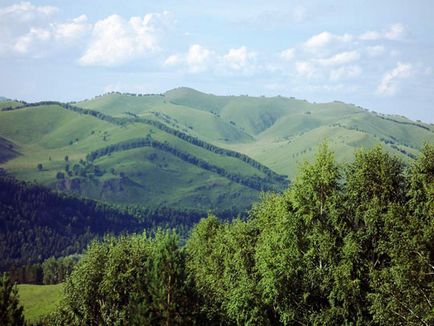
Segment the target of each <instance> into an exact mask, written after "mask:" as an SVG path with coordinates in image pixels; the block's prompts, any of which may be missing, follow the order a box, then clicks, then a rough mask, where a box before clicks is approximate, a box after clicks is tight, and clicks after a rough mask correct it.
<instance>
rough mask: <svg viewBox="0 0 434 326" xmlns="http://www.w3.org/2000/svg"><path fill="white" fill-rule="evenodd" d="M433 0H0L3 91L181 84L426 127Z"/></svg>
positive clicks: (153, 88)
mask: <svg viewBox="0 0 434 326" xmlns="http://www.w3.org/2000/svg"><path fill="white" fill-rule="evenodd" d="M432 12H434V2H433V1H430V0H426V1H422V0H413V1H399V0H395V1H378V0H376V1H351V0H346V1H343V0H340V1H324V0H322V1H278V0H276V1H273V0H269V1H255V0H250V1H224V0H220V1H198V0H196V1H193V0H184V1H177V0H161V1H153V2H150V1H146V2H145V1H110V0H106V1H100V0H92V1H89V0H75V1H32V2H16V1H1V0H0V71H1V75H0V76H1V77H0V95H3V96H7V97H11V98H19V99H24V100H27V101H39V100H49V99H51V100H60V101H75V100H80V99H84V98H89V97H93V96H95V95H98V94H101V93H105V92H108V91H121V92H134V93H160V92H164V91H166V90H168V89H171V88H174V87H178V86H189V87H193V88H196V89H198V90H201V91H204V92H209V93H214V94H219V95H226V94H235V95H238V94H249V95H267V96H274V95H284V96H295V97H297V98H303V99H307V100H309V101H312V102H327V101H333V100H341V101H345V102H349V103H354V104H357V105H360V106H363V107H365V108H368V109H370V110H374V111H377V112H383V113H395V114H402V115H405V116H408V117H410V118H413V119H421V120H423V121H427V122H434V107H433V103H434V33H433V31H434V20H433V19H432Z"/></svg>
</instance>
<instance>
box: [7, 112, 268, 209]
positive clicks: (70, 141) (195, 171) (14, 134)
mask: <svg viewBox="0 0 434 326" xmlns="http://www.w3.org/2000/svg"><path fill="white" fill-rule="evenodd" d="M0 130H1V134H0V135H1V136H2V137H4V138H3V140H4V142H5V143H6V142H8V141H9V140H12V139H13V140H14V148H15V147H16V148H18V150H19V152H20V153H21V155H19V156H17V157H16V158H14V159H12V160H10V161H8V162H6V163H5V164H3V165H2V167H4V168H6V169H7V170H9V171H10V172H12V173H13V174H15V175H16V176H17V177H18V178H20V179H24V180H36V181H38V182H42V183H44V184H47V185H51V186H54V185H55V175H56V173H57V172H58V171H63V169H64V167H65V165H66V162H65V161H64V158H65V156H66V155H68V156H69V161H70V162H69V164H70V166H73V164H75V163H77V162H78V161H79V160H80V159H84V158H85V157H86V155H87V154H88V153H89V152H91V151H93V150H96V149H99V148H102V147H105V146H107V145H109V144H112V143H118V142H121V141H125V140H128V139H132V138H138V137H145V136H146V135H148V134H151V135H152V137H153V139H156V140H158V141H160V142H164V141H167V142H168V143H169V144H171V146H173V147H176V148H178V149H181V150H182V151H185V152H188V153H190V154H193V155H195V156H196V157H198V158H201V159H202V160H205V161H207V162H209V163H212V164H214V165H218V166H220V167H223V168H224V169H226V170H228V171H231V172H233V173H239V174H240V175H244V176H253V175H257V176H259V177H265V175H264V174H263V172H261V171H259V170H257V169H255V168H253V167H251V166H250V165H248V164H246V163H244V162H242V161H240V160H238V159H236V158H232V157H225V156H222V155H219V154H216V153H213V152H210V151H207V150H205V149H203V148H201V147H198V146H195V145H192V144H190V143H188V142H186V141H184V140H182V139H179V138H178V137H176V136H173V135H171V134H168V133H166V132H163V131H161V130H159V129H157V128H155V127H153V126H150V125H147V124H142V123H134V124H128V125H127V126H117V125H113V124H110V123H108V122H105V121H102V120H99V119H96V118H94V117H92V116H89V115H84V114H78V113H76V112H73V111H68V110H65V109H63V108H61V107H59V106H58V105H44V106H36V107H31V108H25V109H19V110H14V111H3V112H0ZM3 147H5V146H3ZM3 147H1V146H0V150H1V149H2V148H3ZM6 149H7V148H6ZM151 152H153V153H156V157H157V159H154V160H152V161H151V160H150V159H149V158H148V157H149V155H150V153H151ZM2 153H3V154H2ZM6 154H7V153H6V152H5V151H3V152H1V151H0V155H1V156H3V157H5V156H6ZM39 163H41V164H42V165H43V170H42V171H37V169H36V166H37V165H38V164H39ZM95 164H98V165H100V166H102V167H103V168H105V169H106V171H110V170H111V169H112V168H113V169H114V170H115V174H112V173H106V174H105V175H104V176H103V177H101V178H100V180H99V182H97V183H95V182H93V181H91V180H84V179H83V180H81V182H82V185H83V187H81V188H82V190H81V191H80V193H81V194H82V195H85V196H89V197H91V198H98V199H104V200H110V201H114V202H119V203H136V204H145V205H146V204H150V205H151V206H154V207H155V206H159V205H166V204H169V205H171V206H172V207H173V206H176V207H179V206H183V207H188V208H192V207H195V208H201V209H204V208H205V209H208V208H216V207H217V206H219V207H230V206H232V205H235V206H239V207H244V208H245V207H248V205H249V203H250V202H251V201H253V200H255V199H256V198H257V196H258V194H259V192H258V191H255V190H252V189H250V188H247V187H245V186H242V185H240V184H237V183H235V182H232V181H230V180H228V179H226V178H224V177H222V176H220V175H216V174H215V173H212V172H209V171H206V170H203V169H201V168H199V167H196V166H194V165H191V164H189V163H186V162H184V161H181V160H180V159H178V158H177V157H175V156H173V155H171V154H169V153H163V152H161V151H159V150H156V149H151V148H147V149H137V150H130V151H124V152H121V153H113V154H112V155H110V156H109V157H104V158H101V159H100V160H97V161H96V162H95ZM120 172H123V173H124V174H125V175H126V176H127V177H128V178H127V179H125V180H120V178H119V174H120ZM204 190H207V191H206V192H205V191H204ZM231 198H232V199H233V201H232V202H231V200H230V199H231Z"/></svg>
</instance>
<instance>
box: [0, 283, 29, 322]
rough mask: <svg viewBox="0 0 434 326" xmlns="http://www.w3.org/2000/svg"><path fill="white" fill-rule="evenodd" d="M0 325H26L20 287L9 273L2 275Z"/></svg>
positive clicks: (0, 285) (0, 284)
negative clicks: (19, 296)
mask: <svg viewBox="0 0 434 326" xmlns="http://www.w3.org/2000/svg"><path fill="white" fill-rule="evenodd" d="M0 325H5V326H7V325H10V326H19V325H25V322H24V315H23V307H21V306H20V305H19V298H18V289H17V287H16V286H15V285H14V284H13V283H12V282H11V280H10V278H9V276H8V275H7V274H3V275H2V276H1V277H0Z"/></svg>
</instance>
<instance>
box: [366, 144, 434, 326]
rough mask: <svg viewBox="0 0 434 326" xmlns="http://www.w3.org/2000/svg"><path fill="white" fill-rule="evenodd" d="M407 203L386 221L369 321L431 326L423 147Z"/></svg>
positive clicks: (431, 251) (432, 265)
mask: <svg viewBox="0 0 434 326" xmlns="http://www.w3.org/2000/svg"><path fill="white" fill-rule="evenodd" d="M407 196H408V201H407V203H406V205H405V206H404V205H397V204H395V205H394V206H393V207H392V208H391V209H390V210H389V212H388V214H387V215H386V220H385V229H386V234H387V238H386V240H385V241H384V243H383V245H382V250H383V251H384V252H385V254H387V256H388V259H389V262H388V264H387V265H385V266H384V268H382V269H381V270H380V271H376V273H374V274H373V287H375V289H376V290H375V291H374V293H372V294H371V300H372V307H373V309H372V310H373V312H374V320H375V321H376V322H379V323H383V324H408V325H412V324H413V325H432V324H433V323H434V309H433V307H434V246H433V243H434V146H433V145H425V147H424V148H423V150H422V155H421V156H420V158H419V159H418V160H417V161H415V162H414V164H412V166H411V167H410V175H409V187H408V192H407Z"/></svg>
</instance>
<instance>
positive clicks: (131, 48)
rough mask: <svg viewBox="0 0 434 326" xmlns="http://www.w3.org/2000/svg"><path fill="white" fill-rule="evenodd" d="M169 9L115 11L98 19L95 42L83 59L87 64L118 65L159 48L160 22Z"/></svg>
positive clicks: (91, 43)
mask: <svg viewBox="0 0 434 326" xmlns="http://www.w3.org/2000/svg"><path fill="white" fill-rule="evenodd" d="M166 15H168V13H166V12H165V13H163V14H146V15H145V16H144V17H131V18H130V19H129V20H128V21H126V20H125V19H124V18H122V17H121V16H119V15H111V16H109V17H107V18H105V19H102V20H99V21H97V22H96V23H95V25H94V27H93V30H92V39H91V42H90V44H89V46H88V48H87V49H86V51H85V52H84V54H83V55H82V57H81V58H80V60H79V63H80V64H81V65H84V66H89V65H98V66H116V65H120V64H123V63H126V62H128V61H130V60H132V59H136V58H139V57H143V56H146V55H147V54H149V53H152V52H155V51H157V50H158V49H159V46H158V37H157V31H158V28H159V26H158V25H159V22H161V21H162V20H164V18H165V16H166Z"/></svg>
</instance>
